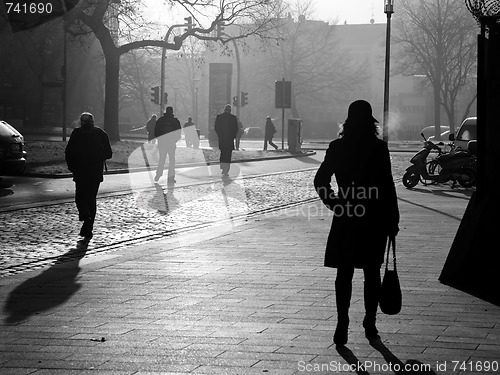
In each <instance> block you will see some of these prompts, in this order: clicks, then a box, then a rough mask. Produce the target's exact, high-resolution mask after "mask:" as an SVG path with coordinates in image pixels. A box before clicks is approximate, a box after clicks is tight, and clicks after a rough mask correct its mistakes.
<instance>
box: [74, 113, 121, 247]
mask: <svg viewBox="0 0 500 375" xmlns="http://www.w3.org/2000/svg"><path fill="white" fill-rule="evenodd" d="M112 155H113V151H112V150H111V145H110V143H109V137H108V134H107V133H106V132H105V131H104V130H102V129H101V128H99V127H97V126H94V116H93V115H92V114H91V113H88V112H84V113H82V115H81V116H80V127H79V128H76V129H75V130H73V132H72V133H71V137H70V139H69V141H68V144H67V145H66V150H65V156H66V163H67V165H68V169H69V170H70V171H71V172H72V173H73V181H75V190H76V191H75V203H76V207H77V209H78V217H79V220H80V221H83V225H82V228H81V230H80V236H82V237H84V238H85V239H86V240H87V241H88V240H90V239H91V238H92V236H93V234H92V230H93V227H94V221H95V216H96V211H97V192H98V191H99V185H100V184H101V182H102V181H103V168H104V165H105V164H104V163H105V161H106V160H107V159H111V156H112Z"/></svg>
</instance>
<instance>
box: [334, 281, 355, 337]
mask: <svg viewBox="0 0 500 375" xmlns="http://www.w3.org/2000/svg"><path fill="white" fill-rule="evenodd" d="M351 293H352V282H351V280H336V281H335V299H336V301H337V328H336V329H335V334H334V335H333V342H334V343H335V344H336V345H345V344H346V343H347V336H348V330H349V306H350V303H351Z"/></svg>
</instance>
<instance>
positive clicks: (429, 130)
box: [421, 126, 450, 141]
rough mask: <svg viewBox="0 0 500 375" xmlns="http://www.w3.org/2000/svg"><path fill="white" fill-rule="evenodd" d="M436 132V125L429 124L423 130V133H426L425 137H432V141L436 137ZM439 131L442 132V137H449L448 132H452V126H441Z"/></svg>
mask: <svg viewBox="0 0 500 375" xmlns="http://www.w3.org/2000/svg"><path fill="white" fill-rule="evenodd" d="M434 132H435V129H434V126H427V127H425V128H423V129H422V131H421V133H423V134H424V136H425V139H430V140H431V141H433V140H434V138H435V135H434ZM439 133H440V134H441V138H442V139H448V134H449V133H450V127H449V126H441V127H440V130H439Z"/></svg>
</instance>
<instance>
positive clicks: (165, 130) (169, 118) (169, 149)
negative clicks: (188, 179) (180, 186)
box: [155, 107, 181, 183]
mask: <svg viewBox="0 0 500 375" xmlns="http://www.w3.org/2000/svg"><path fill="white" fill-rule="evenodd" d="M155 137H156V138H157V139H158V151H159V154H160V157H159V160H158V168H157V169H156V176H155V182H158V181H159V180H160V177H161V176H162V175H163V168H164V167H165V161H166V160H167V155H168V178H167V182H169V183H174V182H175V150H176V148H177V141H178V140H179V139H181V123H180V122H179V120H178V119H177V118H176V117H175V116H174V109H173V108H172V107H167V108H166V109H165V114H164V115H163V116H162V117H160V118H159V119H158V121H156V126H155Z"/></svg>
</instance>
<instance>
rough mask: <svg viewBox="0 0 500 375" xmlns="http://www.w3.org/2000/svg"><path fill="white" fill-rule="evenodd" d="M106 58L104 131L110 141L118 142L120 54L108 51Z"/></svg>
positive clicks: (115, 51)
mask: <svg viewBox="0 0 500 375" xmlns="http://www.w3.org/2000/svg"><path fill="white" fill-rule="evenodd" d="M105 56H106V87H105V89H104V130H105V131H106V132H107V133H108V135H109V139H110V140H111V141H119V140H120V128H119V126H118V123H119V88H120V82H119V81H120V54H119V53H118V50H114V51H108V53H106V54H105Z"/></svg>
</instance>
